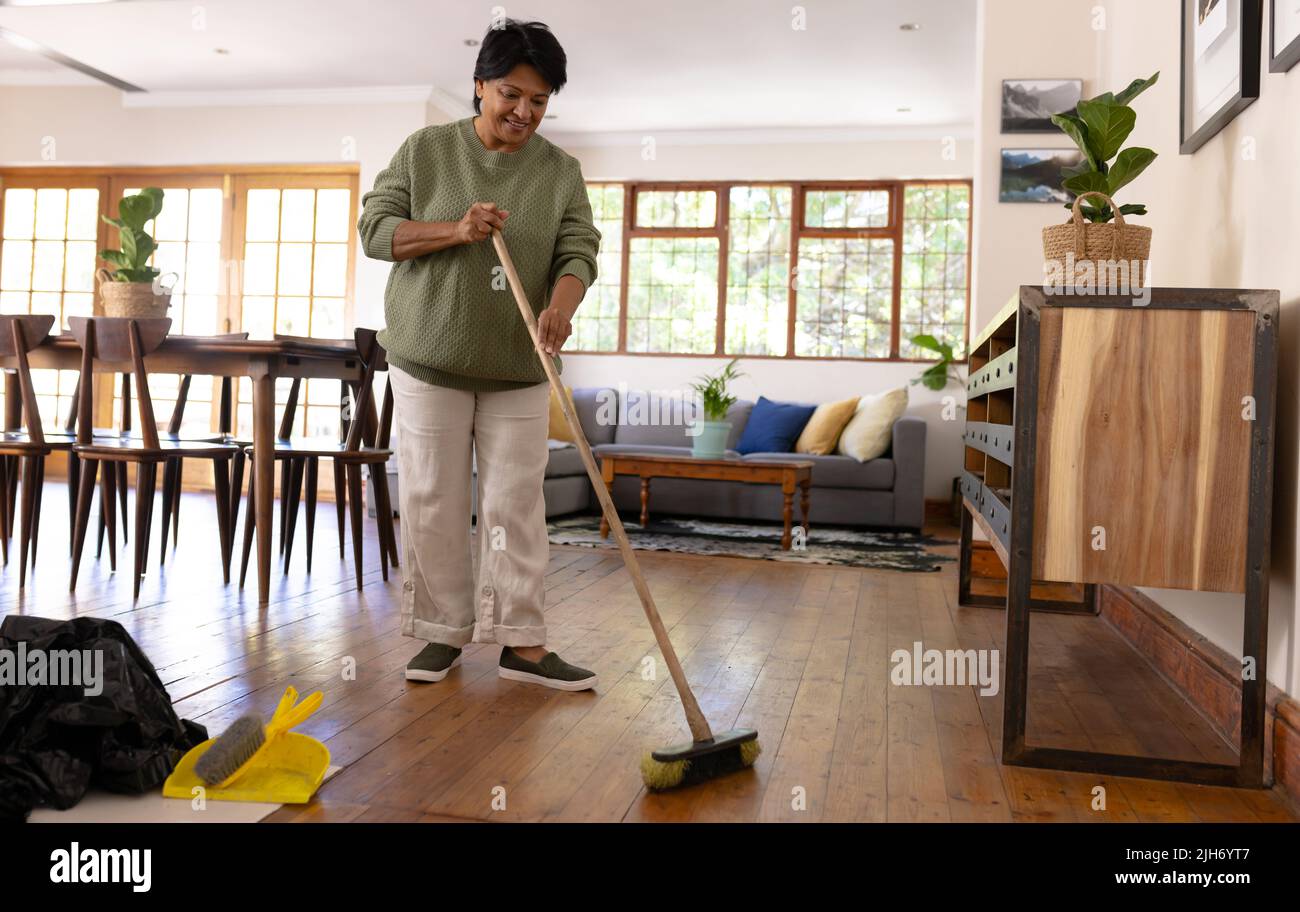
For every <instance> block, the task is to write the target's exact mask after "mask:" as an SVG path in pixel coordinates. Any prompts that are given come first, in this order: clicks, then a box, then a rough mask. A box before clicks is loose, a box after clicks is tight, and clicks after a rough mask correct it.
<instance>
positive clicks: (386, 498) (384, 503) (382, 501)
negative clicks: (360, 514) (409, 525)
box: [371, 463, 402, 567]
mask: <svg viewBox="0 0 1300 912" xmlns="http://www.w3.org/2000/svg"><path fill="white" fill-rule="evenodd" d="M371 479H372V481H373V482H374V485H375V515H376V517H377V518H379V519H380V520H381V521H382V526H383V530H384V535H385V537H387V539H388V550H389V554H388V559H389V562H390V563H391V564H392V565H393V566H394V567H400V566H402V564H401V562H400V561H398V559H397V530H396V529H394V528H393V499H392V496H391V495H390V494H389V491H388V465H387V464H386V463H380V464H379V465H378V466H377V467H376V468H375V470H374V473H373V475H372V476H371Z"/></svg>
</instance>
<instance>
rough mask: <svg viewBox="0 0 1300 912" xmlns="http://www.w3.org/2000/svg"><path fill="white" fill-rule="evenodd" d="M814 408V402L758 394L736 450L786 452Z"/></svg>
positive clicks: (815, 409) (789, 449) (791, 446)
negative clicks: (777, 399)
mask: <svg viewBox="0 0 1300 912" xmlns="http://www.w3.org/2000/svg"><path fill="white" fill-rule="evenodd" d="M815 411H817V406H815V405H795V404H794V403H793V402H773V401H772V400H771V399H767V398H765V397H763V396H759V397H758V402H756V403H755V404H754V410H753V411H752V412H750V413H749V421H748V422H746V423H745V432H744V433H743V434H741V435H740V442H739V443H738V444H736V450H737V451H738V452H740V453H789V452H790V451H792V450H793V449H794V443H795V441H796V440H798V439H799V435H800V434H801V433H802V432H803V427H804V425H805V424H807V423H808V419H809V418H811V417H812V414H813V412H815Z"/></svg>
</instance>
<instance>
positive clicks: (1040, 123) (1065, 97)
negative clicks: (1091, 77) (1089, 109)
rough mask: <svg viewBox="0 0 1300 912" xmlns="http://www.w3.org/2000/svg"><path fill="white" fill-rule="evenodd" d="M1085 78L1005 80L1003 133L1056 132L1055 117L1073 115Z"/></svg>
mask: <svg viewBox="0 0 1300 912" xmlns="http://www.w3.org/2000/svg"><path fill="white" fill-rule="evenodd" d="M1082 95H1083V80H1082V79H1004V80H1002V132H1003V133H1055V132H1056V125H1055V124H1053V123H1052V120H1051V117H1052V115H1053V114H1064V113H1066V112H1067V111H1068V112H1073V111H1074V106H1075V105H1077V104H1078V103H1079V98H1080V97H1081V96H1082Z"/></svg>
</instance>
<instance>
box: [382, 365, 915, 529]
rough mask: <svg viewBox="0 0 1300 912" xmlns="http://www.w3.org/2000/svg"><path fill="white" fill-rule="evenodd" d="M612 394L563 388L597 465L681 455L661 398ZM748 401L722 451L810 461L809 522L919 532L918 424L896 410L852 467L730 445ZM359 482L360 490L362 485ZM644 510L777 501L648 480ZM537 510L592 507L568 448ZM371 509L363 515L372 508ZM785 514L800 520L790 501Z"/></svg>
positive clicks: (714, 508)
mask: <svg viewBox="0 0 1300 912" xmlns="http://www.w3.org/2000/svg"><path fill="white" fill-rule="evenodd" d="M617 396H618V393H617V391H616V390H614V389H612V388H601V387H587V388H578V389H575V390H574V391H573V402H574V405H575V406H576V407H577V412H578V419H579V421H581V422H582V428H583V431H584V432H585V433H586V435H587V439H588V440H589V441H590V442H591V446H592V449H593V450H594V451H595V453H596V457H597V460H598V461H599V458H600V455H601V454H602V453H611V452H636V453H666V454H681V455H687V454H689V453H690V448H691V438H690V437H689V436H687V434H686V427H685V425H684V424H683V423H680V421H674V420H673V419H677V418H680V415H675V414H673V413H672V409H671V408H670V407H669V406H668V405H667V404H665V403H662V402H661V401H660V400H658V399H656V398H655V397H654V396H653V395H650V397H649V398H648V399H645V398H643V397H646V396H647V394H646V393H643V392H637V391H629V392H628V393H627V399H626V402H625V403H623V407H622V408H617V407H616V406H615V405H614V403H617V402H618V399H617ZM753 407H754V404H753V403H752V402H746V401H740V402H737V403H736V404H735V405H734V406H732V408H731V411H730V412H729V413H728V415H727V419H728V420H729V421H730V422H731V423H732V428H731V433H730V435H729V437H728V440H727V447H728V452H729V454H730V455H731V456H733V457H735V458H737V459H742V460H743V459H763V460H808V461H811V462H812V463H813V464H814V465H813V486H812V495H811V498H810V505H809V507H810V511H811V516H810V521H811V524H812V525H813V526H814V527H815V526H816V525H817V524H819V523H829V524H835V525H850V526H874V527H879V528H894V529H920V528H921V526H922V524H923V523H924V521H925V422H924V421H922V420H921V419H919V418H912V417H908V416H906V415H905V416H903V417H902V418H900V419H899V420H898V421H897V422H895V423H894V432H893V441H892V445H891V447H890V449H889V450H888V451H887V452H886V453H885V454H884V455H883V456H881V457H880V458H879V459H872V460H869V461H867V462H865V463H859V462H858V461H857V460H856V459H853V458H851V457H848V456H808V455H804V454H802V453H751V454H749V455H747V456H741V455H740V454H739V453H737V452H736V451H735V446H736V444H737V443H738V442H739V441H740V435H741V433H742V432H743V431H744V429H745V422H746V421H748V420H749V413H750V411H751V410H752V409H753ZM647 413H648V415H650V416H655V415H659V416H660V417H661V418H665V417H666V418H668V419H669V420H664V421H659V422H654V423H644V422H642V421H639V420H638V419H639V418H641V416H642V415H645V414H647ZM388 466H389V473H390V476H393V475H394V473H396V471H397V460H396V459H392V460H390V461H389V464H388ZM389 481H390V487H391V488H392V490H393V494H392V498H393V503H394V506H395V507H396V505H397V503H398V494H397V485H398V483H399V482H400V479H398V478H396V477H390V479H389ZM368 487H369V486H367V488H368ZM650 491H651V493H650V511H651V515H652V516H654V515H663V514H679V515H685V516H707V517H712V518H718V519H755V520H770V521H775V522H779V521H780V520H781V509H782V498H781V492H780V490H779V489H778V488H777V487H776V486H774V485H751V484H745V483H744V482H737V481H701V480H696V479H684V478H683V479H678V478H656V479H655V480H654V481H653V482H652V483H651V488H650ZM544 494H545V497H546V515H547V516H548V517H550V516H559V515H562V514H565V513H575V512H578V511H580V510H590V509H597V508H598V505H597V503H596V500H595V496H594V495H593V494H592V491H591V482H590V481H589V480H588V479H587V473H586V471H585V470H584V469H583V467H582V459H581V457H579V455H578V450H577V448H576V447H566V448H564V449H558V450H552V451H551V456H550V461H549V463H548V465H547V467H546V481H545V483H544ZM614 503H615V505H616V506H617V507H618V508H619V510H620V511H627V512H629V513H631V514H632V515H634V516H635V515H636V514H639V513H640V510H641V489H640V482H639V481H638V480H637V479H636V478H633V477H631V476H620V477H619V478H618V479H616V481H615V482H614ZM372 512H373V511H372ZM795 519H796V521H798V520H799V519H800V514H799V511H798V507H797V506H796V508H795Z"/></svg>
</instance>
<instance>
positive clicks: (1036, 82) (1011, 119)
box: [1002, 0, 1300, 133]
mask: <svg viewBox="0 0 1300 912" xmlns="http://www.w3.org/2000/svg"><path fill="white" fill-rule="evenodd" d="M1297 2H1300V0H1297ZM1082 95H1083V80H1082V79H1004V80H1002V132H1003V133H1055V132H1057V129H1056V125H1055V124H1053V123H1052V120H1051V118H1052V115H1053V114H1063V113H1065V112H1066V111H1070V112H1073V111H1074V106H1075V105H1077V104H1078V103H1079V98H1080V97H1081V96H1082Z"/></svg>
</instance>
